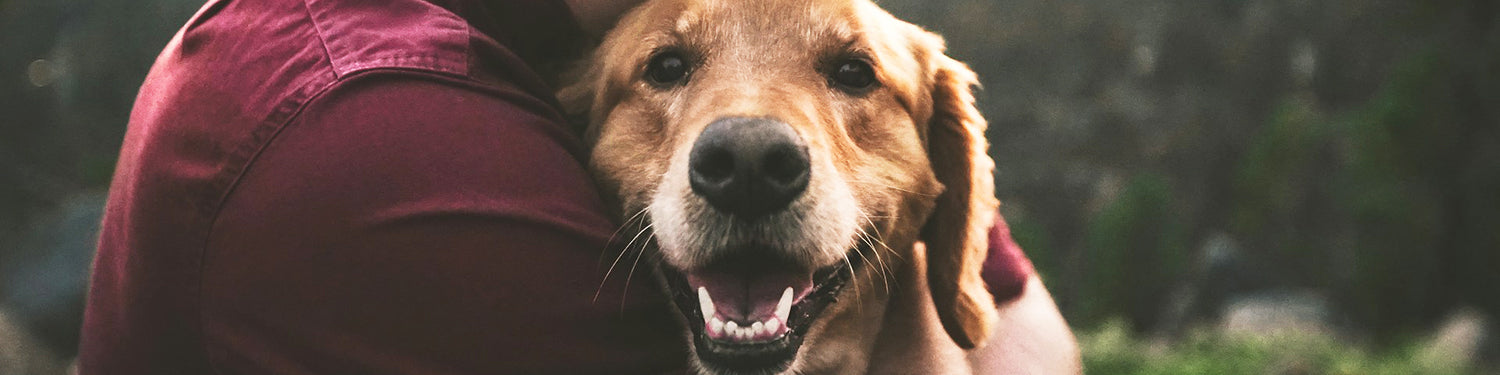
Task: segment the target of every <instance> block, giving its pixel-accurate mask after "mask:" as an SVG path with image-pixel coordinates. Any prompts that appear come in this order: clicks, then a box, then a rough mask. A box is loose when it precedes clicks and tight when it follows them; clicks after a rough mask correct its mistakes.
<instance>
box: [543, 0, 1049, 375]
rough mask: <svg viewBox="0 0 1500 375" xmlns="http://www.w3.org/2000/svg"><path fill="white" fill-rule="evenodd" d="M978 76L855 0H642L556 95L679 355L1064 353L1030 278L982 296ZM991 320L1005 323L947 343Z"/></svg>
mask: <svg viewBox="0 0 1500 375" xmlns="http://www.w3.org/2000/svg"><path fill="white" fill-rule="evenodd" d="M975 83H976V79H975V75H974V73H973V72H971V71H970V70H969V69H968V68H967V67H966V66H965V65H964V64H962V63H960V62H958V61H955V60H953V59H951V58H949V57H948V56H946V55H944V52H943V42H942V39H941V38H940V37H938V36H937V35H934V34H932V33H929V32H926V31H924V30H922V29H921V28H919V27H917V26H915V25H912V24H909V23H906V22H903V21H901V20H898V19H896V18H894V17H892V16H891V15H890V14H889V13H886V12H885V11H884V10H882V9H880V8H879V7H878V6H876V5H875V4H874V3H872V2H870V1H867V0H825V1H804V0H766V1H753V0H746V1H723V0H654V1H648V2H646V3H645V4H643V5H641V6H639V7H637V8H636V9H634V10H632V11H631V12H630V13H628V14H627V15H626V16H625V17H624V18H622V19H621V21H620V22H619V24H618V25H617V26H616V28H615V29H614V30H612V31H611V32H609V33H608V35H607V36H606V37H605V38H604V40H603V42H602V43H601V45H600V46H599V47H598V49H597V50H595V52H594V54H593V55H592V58H591V59H589V60H588V61H586V62H585V63H584V64H583V65H582V68H581V69H580V71H579V72H578V73H577V74H576V75H575V77H574V81H573V82H572V83H571V84H570V85H568V86H567V87H565V88H564V89H563V90H562V91H561V92H560V93H559V97H560V98H561V99H562V101H563V102H564V105H565V107H568V109H569V111H570V112H572V113H573V114H574V115H579V116H582V117H585V118H587V119H588V120H589V122H588V126H587V129H586V130H585V134H586V140H587V142H588V144H589V146H590V147H591V150H592V151H591V156H590V167H591V168H592V170H593V171H594V173H595V176H596V178H597V179H598V181H599V182H600V184H601V186H603V189H604V190H603V191H604V192H605V193H606V196H607V197H609V198H611V199H613V201H612V203H614V206H615V207H617V208H618V209H620V212H619V213H620V214H621V216H622V217H625V218H628V219H627V220H626V225H627V226H628V227H629V228H631V229H632V230H635V231H637V233H642V234H643V235H644V236H645V237H647V239H646V240H644V241H641V242H638V243H636V244H637V245H639V246H642V250H641V251H647V254H649V255H650V259H652V260H653V262H652V264H654V266H655V267H656V271H657V272H656V273H657V275H658V276H659V279H660V281H661V282H662V285H663V286H664V287H665V288H666V290H667V291H668V295H669V296H670V297H671V298H672V299H673V300H674V302H675V304H676V305H677V307H678V308H679V310H680V311H681V312H682V314H681V315H682V316H681V317H682V318H683V321H684V323H685V324H686V326H687V328H688V329H687V330H686V336H687V339H688V340H689V341H690V343H691V345H690V347H691V348H692V351H693V353H692V358H693V368H694V369H696V370H697V371H699V372H701V373H706V374H774V373H799V374H808V373H818V374H822V373H881V372H885V373H967V372H971V371H972V370H975V369H993V368H994V367H993V366H991V364H993V363H988V364H987V363H984V362H999V361H1014V362H1017V363H1016V364H1026V363H1032V362H1035V364H1037V366H1016V364H1004V366H1008V367H1009V368H1011V369H1012V370H1016V371H1020V372H1029V373H1038V371H1041V372H1042V373H1059V372H1077V366H1076V364H1077V356H1076V352H1071V350H1072V345H1073V344H1072V336H1071V334H1069V333H1067V329H1066V326H1065V325H1064V324H1061V321H1062V320H1061V317H1060V316H1057V315H1056V308H1055V306H1054V305H1053V304H1052V302H1051V299H1050V297H1048V296H1047V295H1046V292H1045V290H1044V289H1042V288H1041V286H1040V283H1039V282H1038V281H1037V280H1036V279H1035V278H1033V279H1032V280H1031V282H1030V286H1029V287H1028V288H1027V291H1026V292H1025V295H1023V297H1022V298H1021V300H1029V301H1032V302H1028V304H1024V305H1009V304H1002V306H1001V311H999V312H997V309H996V304H995V301H994V300H993V298H992V297H991V295H990V293H989V292H988V291H987V290H986V289H985V284H984V281H983V279H982V278H981V277H980V268H981V264H982V262H983V260H984V257H985V255H986V251H987V243H986V241H987V237H986V233H987V230H988V229H989V228H990V226H991V225H992V224H993V223H994V214H995V212H996V209H997V206H998V202H997V201H996V200H995V198H994V192H993V189H994V188H993V181H992V177H991V171H992V169H993V162H992V161H991V160H990V158H989V157H988V156H987V155H986V154H985V151H986V150H985V145H986V143H985V139H984V130H985V127H986V124H985V121H984V119H983V118H982V117H980V115H979V112H978V111H977V110H976V109H975V107H974V103H973V102H974V99H973V96H972V95H971V93H970V87H971V86H973V85H975ZM924 244H925V245H924ZM1012 304H1013V303H1012ZM1037 317H1040V318H1037ZM1032 322H1041V323H1037V324H1036V326H1049V327H1050V328H1047V329H1032V328H1026V329H1019V330H1018V329H1009V330H1007V329H1006V328H1004V327H1000V326H1001V325H1019V326H1022V327H1025V326H1026V325H1028V324H1032ZM1057 327H1061V328H1057ZM945 332H946V334H944V333H945ZM1059 332H1060V333H1059ZM997 333H998V334H1004V335H1007V336H1008V338H1010V339H1013V340H1019V341H1020V342H1019V343H1017V344H1000V345H999V346H998V347H996V349H997V350H1004V351H1005V353H990V354H985V353H983V352H977V351H972V350H970V351H967V352H966V349H975V348H978V347H981V346H984V345H985V344H986V343H987V342H993V341H995V340H991V339H990V336H991V335H992V334H997ZM1048 340H1055V341H1057V343H1050V342H1044V341H1048ZM1037 342H1041V343H1040V344H1038V343H1037ZM992 346H996V345H992ZM1028 361H1029V362H1028ZM976 365H977V366H976ZM971 367H972V368H971Z"/></svg>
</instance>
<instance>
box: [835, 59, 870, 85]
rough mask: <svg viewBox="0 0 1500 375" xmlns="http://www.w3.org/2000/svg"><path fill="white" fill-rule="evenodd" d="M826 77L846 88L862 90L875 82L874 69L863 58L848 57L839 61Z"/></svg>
mask: <svg viewBox="0 0 1500 375" xmlns="http://www.w3.org/2000/svg"><path fill="white" fill-rule="evenodd" d="M828 78H829V79H830V80H832V81H833V83H834V84H837V85H838V86H840V87H842V88H844V89H846V90H863V89H865V88H868V87H870V86H872V85H874V84H875V69H874V68H871V67H870V63H868V62H865V61H864V60H859V59H848V60H844V61H841V62H839V63H838V65H836V66H835V67H834V68H833V72H831V73H829V77H828Z"/></svg>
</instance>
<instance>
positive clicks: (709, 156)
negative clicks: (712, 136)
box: [692, 149, 735, 181]
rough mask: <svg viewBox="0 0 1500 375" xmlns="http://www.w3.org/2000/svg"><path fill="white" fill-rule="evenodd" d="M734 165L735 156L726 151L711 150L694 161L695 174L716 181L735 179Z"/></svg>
mask: <svg viewBox="0 0 1500 375" xmlns="http://www.w3.org/2000/svg"><path fill="white" fill-rule="evenodd" d="M734 164H735V163H734V156H733V155H730V154H729V152H728V151H727V150H724V149H714V150H709V151H708V152H706V153H704V155H702V157H699V158H693V159H692V169H693V173H696V174H699V175H701V177H704V178H707V179H711V180H715V181H719V180H724V179H728V178H730V177H733V176H734V167H735V165H734Z"/></svg>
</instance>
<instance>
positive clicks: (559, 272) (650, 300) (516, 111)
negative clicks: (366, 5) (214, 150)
mask: <svg viewBox="0 0 1500 375" xmlns="http://www.w3.org/2000/svg"><path fill="white" fill-rule="evenodd" d="M543 108H546V106H545V105H541V104H539V101H537V100H535V99H534V98H532V97H529V96H526V95H524V94H520V93H519V92H518V91H515V90H508V89H504V88H494V87H484V86H475V85H469V84H466V83H465V82H462V81H458V80H446V79H443V78H442V77H428V76H422V75H420V74H418V73H388V74H367V75H365V76H364V77H357V78H353V79H352V80H349V81H346V82H343V83H340V84H338V85H336V86H335V87H334V88H332V89H331V90H329V91H327V92H325V93H324V94H322V95H321V96H320V97H318V98H316V99H314V100H313V101H311V102H310V103H309V104H308V105H307V106H306V107H305V108H303V109H302V110H301V112H300V114H298V115H297V117H296V118H294V119H293V120H292V122H290V123H289V124H288V125H287V126H286V127H285V128H284V129H283V130H282V131H281V132H280V134H277V135H275V138H274V139H273V140H272V141H271V142H270V143H269V144H268V145H267V146H266V147H265V148H264V149H263V150H261V151H260V154H259V156H258V157H257V159H256V160H255V161H254V162H253V163H252V164H251V165H250V166H249V167H248V169H247V170H246V171H245V173H244V175H243V176H242V177H241V179H240V181H238V183H237V185H236V186H235V188H234V190H233V191H232V192H231V193H230V195H229V197H228V199H227V201H226V202H225V204H224V207H223V208H222V210H221V211H220V213H219V215H218V217H217V219H216V222H215V224H214V229H213V232H212V234H211V236H210V240H209V244H208V245H209V246H208V247H207V250H206V251H207V253H206V254H205V259H206V261H205V265H204V266H203V267H204V280H203V285H202V293H203V315H204V319H203V326H204V327H203V329H204V337H205V340H206V344H205V345H206V346H207V348H206V349H207V352H208V353H209V358H210V360H211V361H212V362H213V364H214V366H215V367H216V368H217V370H219V372H221V373H264V374H353V373H362V374H497V373H568V374H586V373H610V374H621V373H665V372H675V371H679V370H680V369H681V368H682V367H683V366H684V364H685V363H686V360H685V358H686V348H685V347H684V344H683V343H682V339H681V337H680V334H679V333H678V332H679V331H680V329H679V328H678V323H677V322H676V321H674V320H673V318H672V317H673V313H672V311H671V310H669V309H668V305H667V302H666V299H665V298H663V297H662V296H661V295H660V292H659V291H658V290H657V288H655V284H654V283H655V282H656V280H654V279H652V278H651V277H649V272H647V271H648V270H646V269H644V268H645V267H646V266H645V264H646V263H648V262H636V261H635V259H633V258H630V257H626V258H625V259H624V260H622V261H620V262H619V263H620V265H619V267H620V269H618V270H616V272H615V273H614V276H613V277H611V278H610V280H608V282H605V283H602V284H601V279H602V278H603V275H604V273H605V270H606V268H608V267H609V266H610V264H611V263H612V262H613V261H614V259H615V257H614V255H617V254H613V253H607V251H606V249H605V248H606V243H608V242H609V241H610V238H611V237H612V236H613V235H614V234H615V233H614V230H615V223H614V222H612V220H611V219H610V218H609V216H608V215H606V214H605V212H606V211H605V210H604V206H603V203H602V201H601V199H600V197H599V195H598V193H597V191H596V190H595V188H594V187H593V185H592V183H591V181H590V179H589V176H588V175H587V173H586V172H585V170H584V169H583V162H582V159H581V156H580V155H581V154H580V153H579V151H578V149H579V148H578V141H577V140H576V139H574V138H573V136H572V134H571V133H570V132H568V131H567V130H566V129H565V128H564V126H563V124H562V123H561V122H560V121H558V120H557V119H556V116H555V115H549V114H550V112H548V111H547V110H542V109H543ZM629 256H634V254H630V255H629ZM632 267H634V268H637V269H636V270H635V272H634V275H633V276H631V277H630V278H631V281H630V282H629V285H628V286H627V285H625V284H626V282H625V275H628V274H630V272H628V271H630V268H632ZM596 294H597V297H596Z"/></svg>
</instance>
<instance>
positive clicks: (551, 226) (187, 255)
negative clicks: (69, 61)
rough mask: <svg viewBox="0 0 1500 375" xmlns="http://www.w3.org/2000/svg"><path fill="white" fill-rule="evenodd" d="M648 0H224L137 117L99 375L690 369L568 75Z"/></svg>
mask: <svg viewBox="0 0 1500 375" xmlns="http://www.w3.org/2000/svg"><path fill="white" fill-rule="evenodd" d="M638 1H639V0H569V1H567V2H566V3H565V2H563V1H560V0H508V1H502V0H386V1H339V0H262V1H228V0H211V1H209V2H208V4H206V5H204V6H203V8H202V9H201V10H199V11H198V13H197V14H196V15H194V16H193V17H192V18H191V20H189V21H188V23H187V24H186V25H185V26H183V28H182V29H181V30H180V31H179V32H178V34H177V35H176V36H175V37H174V38H173V39H172V41H171V42H170V43H169V44H168V45H167V47H166V48H165V50H164V51H163V52H162V53H161V55H160V56H159V57H158V59H157V61H156V63H155V65H154V66H153V67H152V69H151V72H150V74H149V75H148V77H147V78H146V81H145V83H144V84H143V85H142V87H141V90H140V93H139V96H138V98H137V100H136V103H135V107H134V110H133V112H132V114H131V118H130V123H129V126H128V130H127V134H126V136H125V140H124V143H123V146H122V149H121V153H120V159H119V163H118V165H117V167H116V172H115V176H114V180H113V181H112V183H111V187H110V197H109V201H108V203H107V208H106V212H105V217H104V223H103V229H102V232H101V236H100V242H99V251H98V254H97V257H96V259H95V263H94V269H93V275H92V281H91V283H92V284H91V288H90V292H89V296H88V301H87V307H86V311H85V319H84V325H83V333H82V337H81V344H80V348H79V349H80V354H79V358H78V370H79V373H81V374H85V375H88V374H209V373H220V374H240V373H254V374H352V373H363V374H493V373H567V374H587V373H610V374H619V373H676V372H683V371H685V370H686V364H687V347H686V345H685V342H683V340H682V339H681V337H680V335H681V334H680V331H681V327H679V324H678V323H677V322H676V321H675V320H674V319H673V317H672V314H674V313H675V312H673V311H672V310H670V309H668V305H667V303H665V298H664V297H663V296H662V295H661V293H660V292H659V291H657V288H654V287H653V286H654V284H653V281H654V280H651V279H650V278H649V277H646V276H642V275H636V276H634V282H632V283H628V285H622V284H624V283H622V282H621V280H619V279H614V280H613V281H612V282H609V283H606V284H604V285H602V286H601V284H600V278H601V275H602V274H603V272H602V271H603V267H606V266H607V265H608V263H609V262H608V260H609V259H608V258H607V257H608V255H609V254H605V253H606V251H605V249H606V247H607V246H606V244H607V243H609V241H610V239H611V237H612V236H613V235H614V231H615V230H616V228H617V225H618V221H617V219H616V218H612V217H610V216H608V215H607V214H606V212H607V210H606V209H605V206H604V203H603V201H602V200H601V198H600V196H599V192H598V191H596V190H595V188H594V187H593V186H592V185H591V182H590V180H589V177H588V174H587V173H586V171H585V170H584V166H583V165H584V163H583V161H584V159H583V158H584V156H583V155H584V154H583V152H584V150H583V149H582V145H581V144H580V142H579V139H578V135H577V134H574V133H573V131H572V130H571V129H570V128H569V127H568V126H566V125H565V121H564V119H563V118H562V116H561V115H560V114H559V113H560V112H559V109H558V105H557V103H556V100H555V98H554V97H553V88H554V85H555V82H551V81H550V77H554V76H555V73H556V71H557V69H556V67H558V66H560V65H559V64H560V63H561V62H564V61H567V60H568V59H569V58H571V57H575V56H577V55H578V53H580V52H582V51H583V48H584V47H585V46H586V44H587V42H588V41H589V40H591V38H595V37H597V36H598V35H600V34H601V33H602V32H603V31H604V30H605V29H607V28H608V27H609V26H610V24H611V23H612V22H614V19H616V18H617V17H618V16H619V15H620V14H621V13H622V12H624V11H625V10H626V9H628V8H629V7H630V6H632V5H634V3H635V2H638ZM1008 254H1011V255H1009V257H1008V258H1006V257H999V258H995V259H1010V260H1008V261H1002V262H998V263H996V262H992V263H996V264H999V265H998V266H995V267H990V269H989V270H987V272H989V273H988V274H990V275H999V276H995V277H992V278H991V279H992V280H1000V281H999V282H1000V283H1002V284H1003V283H1007V282H1009V283H1011V284H1015V283H1020V282H1024V281H1022V280H1025V278H1026V275H1030V273H1031V271H1030V266H1029V263H1026V262H1025V258H1024V256H1018V255H1017V254H1019V251H1018V250H1011V251H1010V252H1009V253H1008ZM1007 285H1008V286H1007ZM993 286H994V285H992V287H993ZM1007 288H1009V289H1007ZM996 290H998V291H1001V292H997V294H1000V293H1004V292H1003V291H1005V290H1019V287H1018V286H1016V285H1010V284H1005V285H1000V286H998V287H996ZM596 293H599V294H601V295H599V296H597V297H596V296H595V294H596ZM1049 303H1050V301H1049Z"/></svg>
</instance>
